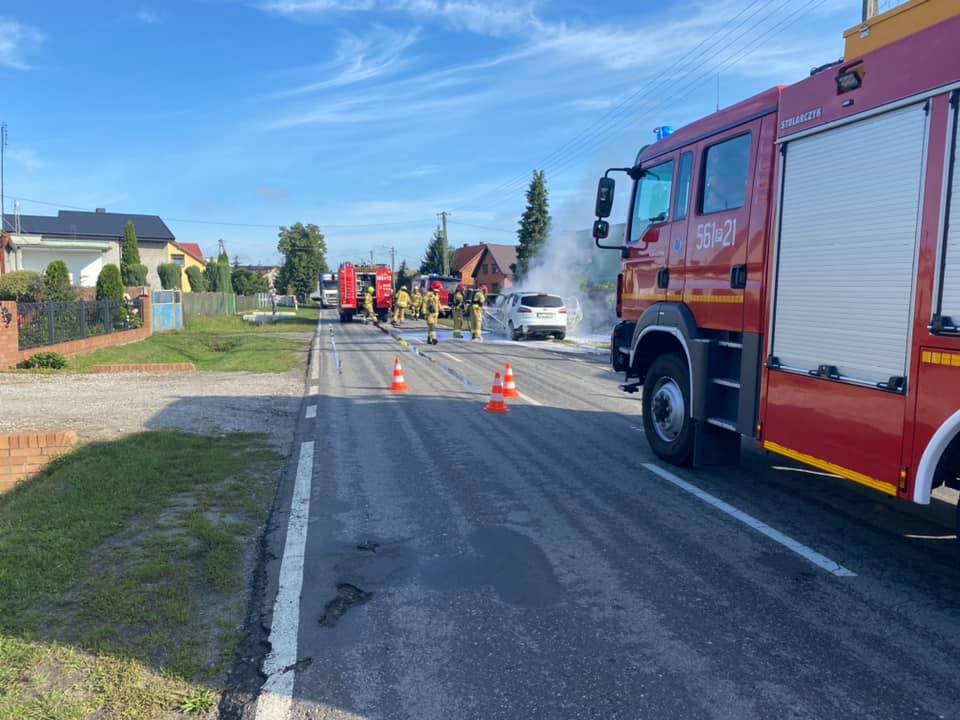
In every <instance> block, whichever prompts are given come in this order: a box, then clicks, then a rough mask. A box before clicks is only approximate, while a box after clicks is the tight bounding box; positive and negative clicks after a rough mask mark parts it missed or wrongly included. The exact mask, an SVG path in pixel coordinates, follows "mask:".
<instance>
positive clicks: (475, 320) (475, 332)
mask: <svg viewBox="0 0 960 720" xmlns="http://www.w3.org/2000/svg"><path fill="white" fill-rule="evenodd" d="M486 302H487V286H486V285H481V286H480V287H479V288H478V289H477V291H476V292H475V293H474V294H473V303H472V304H471V305H470V335H471V339H472V340H476V341H477V342H483V305H484V303H486Z"/></svg>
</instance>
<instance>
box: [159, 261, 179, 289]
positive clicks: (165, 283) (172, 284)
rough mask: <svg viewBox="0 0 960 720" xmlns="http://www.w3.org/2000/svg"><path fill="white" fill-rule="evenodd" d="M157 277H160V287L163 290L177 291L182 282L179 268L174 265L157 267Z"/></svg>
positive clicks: (164, 264) (167, 264) (168, 264)
mask: <svg viewBox="0 0 960 720" xmlns="http://www.w3.org/2000/svg"><path fill="white" fill-rule="evenodd" d="M157 275H159V276H160V287H162V288H163V289H164V290H179V289H180V284H181V282H183V276H182V275H181V271H180V266H179V265H177V264H176V263H163V264H162V265H157Z"/></svg>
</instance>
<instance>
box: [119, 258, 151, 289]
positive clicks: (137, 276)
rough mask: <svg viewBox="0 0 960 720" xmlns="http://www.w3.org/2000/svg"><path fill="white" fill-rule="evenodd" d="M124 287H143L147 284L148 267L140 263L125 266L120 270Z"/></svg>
mask: <svg viewBox="0 0 960 720" xmlns="http://www.w3.org/2000/svg"><path fill="white" fill-rule="evenodd" d="M120 275H121V276H122V277H123V285H124V287H143V286H144V285H146V284H147V266H146V265H141V264H140V263H133V264H131V265H124V266H123V267H122V268H121V269H120Z"/></svg>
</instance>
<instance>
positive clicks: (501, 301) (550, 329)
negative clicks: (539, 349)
mask: <svg viewBox="0 0 960 720" xmlns="http://www.w3.org/2000/svg"><path fill="white" fill-rule="evenodd" d="M497 315H498V316H499V319H500V321H501V322H502V323H503V325H504V327H505V328H506V329H507V337H509V338H511V339H512V340H520V339H521V338H527V337H533V336H541V337H547V336H548V335H553V336H554V337H555V338H557V339H558V340H563V339H564V338H565V337H566V336H567V308H566V307H564V304H563V298H562V297H560V296H559V295H548V294H546V293H535V292H516V293H504V294H503V295H501V296H500V297H499V298H497Z"/></svg>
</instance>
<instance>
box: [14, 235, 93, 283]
mask: <svg viewBox="0 0 960 720" xmlns="http://www.w3.org/2000/svg"><path fill="white" fill-rule="evenodd" d="M108 254H109V253H103V252H102V251H100V250H90V249H78V250H71V249H67V248H40V247H31V246H29V245H28V246H26V247H23V248H21V249H20V257H21V260H22V268H23V269H24V270H33V271H34V272H38V273H42V272H45V271H46V269H47V266H48V265H49V264H50V263H51V262H53V261H54V260H63V262H64V263H66V265H67V270H69V272H70V284H71V285H74V286H79V287H96V285H97V276H98V275H99V274H100V270H101V269H102V268H103V265H104V255H108Z"/></svg>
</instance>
